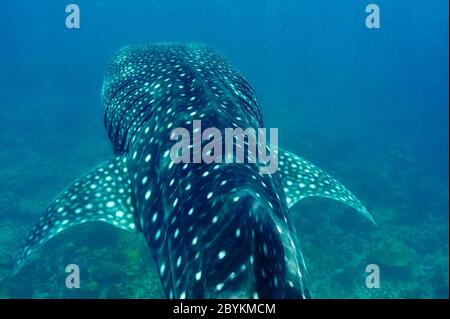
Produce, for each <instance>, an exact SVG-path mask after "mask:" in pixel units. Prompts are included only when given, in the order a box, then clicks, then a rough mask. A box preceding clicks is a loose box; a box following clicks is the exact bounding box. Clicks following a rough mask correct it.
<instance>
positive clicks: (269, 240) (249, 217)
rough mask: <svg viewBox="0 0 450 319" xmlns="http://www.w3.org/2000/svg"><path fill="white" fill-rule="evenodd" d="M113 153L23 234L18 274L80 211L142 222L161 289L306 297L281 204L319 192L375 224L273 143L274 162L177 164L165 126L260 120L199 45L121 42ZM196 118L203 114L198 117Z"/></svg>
mask: <svg viewBox="0 0 450 319" xmlns="http://www.w3.org/2000/svg"><path fill="white" fill-rule="evenodd" d="M102 98H103V104H104V108H105V113H104V114H105V116H104V124H105V128H106V130H107V132H108V136H109V139H110V140H111V142H112V144H113V149H114V157H113V158H112V159H111V160H109V161H107V162H105V163H102V164H101V165H99V166H98V167H96V168H94V169H93V170H91V171H90V172H88V173H87V174H86V175H84V176H82V177H80V178H79V179H77V180H76V181H74V182H73V183H72V184H71V185H70V186H69V187H68V188H67V189H66V190H64V191H63V192H62V193H61V194H60V195H59V196H57V197H56V199H55V200H54V202H53V203H52V204H51V205H50V207H48V208H47V210H46V211H45V213H44V214H43V215H42V217H40V219H39V221H38V223H37V225H36V226H35V227H34V228H33V229H32V230H31V231H30V232H29V233H28V235H27V237H26V240H25V243H24V245H23V247H22V249H21V251H20V253H19V255H18V257H17V263H16V272H17V271H18V270H19V269H20V268H21V266H22V265H23V264H24V263H25V262H26V260H27V259H28V257H29V255H30V254H31V253H32V251H34V250H35V249H36V248H37V247H38V246H39V245H42V244H43V243H44V242H46V241H47V240H48V239H50V238H52V237H54V236H56V235H57V234H59V233H61V232H62V231H64V230H65V229H68V228H69V227H73V226H75V225H77V224H82V223H85V222H90V221H102V222H106V223H110V224H112V225H114V226H116V227H118V228H121V229H125V230H129V231H133V232H142V234H143V236H144V238H145V240H146V242H147V244H148V247H149V249H150V250H151V252H152V255H153V259H154V262H155V263H156V265H157V270H158V273H159V276H160V279H161V283H162V285H163V288H164V291H165V293H166V295H167V297H168V298H308V297H310V296H311V294H310V291H309V288H308V283H307V273H306V266H305V262H304V258H303V256H302V253H301V249H300V245H299V242H298V240H297V235H296V230H295V227H294V224H293V220H292V217H291V215H290V211H289V208H290V207H292V206H293V205H294V204H295V203H297V202H298V201H299V200H301V199H303V198H305V197H310V196H319V197H328V198H332V199H335V200H338V201H341V202H344V203H345V204H348V205H350V206H352V207H353V208H355V209H356V210H357V211H358V212H360V213H361V214H362V215H363V216H365V217H367V218H368V219H369V220H370V221H372V222H373V219H372V217H371V216H370V214H369V212H368V211H367V209H366V208H365V207H364V206H363V204H362V203H361V202H360V201H359V200H358V199H357V198H356V197H355V196H354V195H353V194H352V193H351V192H350V191H348V190H347V189H346V188H345V187H344V186H343V185H342V184H341V183H339V182H338V181H337V180H335V179H334V178H333V177H331V176H330V175H328V174H327V173H325V172H324V171H322V170H321V169H319V168H318V167H316V166H315V165H313V164H311V163H310V162H308V161H306V160H304V159H303V158H301V157H299V156H297V155H295V154H292V153H290V152H288V151H285V150H282V149H279V150H278V156H279V163H278V165H279V168H278V170H277V172H276V173H274V174H261V173H260V172H259V170H258V164H251V163H245V164H238V163H231V164H230V163H210V164H206V163H201V164H199V163H179V164H174V162H173V161H171V158H170V156H169V153H170V152H169V150H170V147H171V146H172V145H173V141H171V138H170V132H171V130H172V129H173V128H174V127H190V126H191V125H192V121H193V120H196V119H200V120H202V123H203V125H204V126H205V125H207V126H209V127H215V128H218V129H219V130H220V129H223V128H226V127H253V128H260V127H262V126H263V120H262V116H261V112H260V109H259V107H258V104H257V101H256V96H255V93H254V91H253V89H252V87H251V85H250V84H249V83H248V82H247V81H246V80H245V79H244V77H243V76H242V75H241V74H240V73H239V72H238V71H237V70H236V69H234V68H233V67H232V66H231V65H230V63H229V62H228V61H227V60H226V59H225V58H224V57H223V56H222V55H221V54H219V53H218V52H216V51H215V50H213V49H211V48H210V47H208V46H205V45H202V44H178V43H162V44H151V45H142V46H128V47H125V48H123V49H121V50H119V51H118V52H117V53H116V55H115V56H114V57H113V59H112V61H111V62H110V64H109V66H108V68H107V72H106V76H105V80H104V84H103V91H102ZM205 123H206V124H205Z"/></svg>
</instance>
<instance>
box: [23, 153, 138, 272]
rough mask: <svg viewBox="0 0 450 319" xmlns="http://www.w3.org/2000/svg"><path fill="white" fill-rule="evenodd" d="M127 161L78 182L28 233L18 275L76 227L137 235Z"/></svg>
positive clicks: (113, 162)
mask: <svg viewBox="0 0 450 319" xmlns="http://www.w3.org/2000/svg"><path fill="white" fill-rule="evenodd" d="M126 164H127V158H126V157H124V156H117V157H115V158H114V159H112V160H109V161H107V162H105V163H103V164H101V165H99V166H98V167H96V168H94V169H93V170H92V171H90V172H88V173H87V174H85V175H83V176H82V177H80V178H78V179H77V180H75V181H74V182H73V183H72V184H71V185H70V186H69V187H67V188H66V190H64V191H63V192H62V193H61V194H60V195H59V196H57V197H56V199H55V200H54V201H53V203H52V204H51V205H50V206H49V207H48V208H47V210H46V211H45V212H44V214H43V215H42V216H41V217H40V218H39V221H38V223H37V224H36V225H35V226H34V227H33V228H32V229H31V230H30V231H29V232H28V234H27V237H26V240H25V242H24V244H23V246H22V248H21V250H20V253H19V255H18V257H17V262H16V265H15V271H14V272H15V273H17V272H18V271H19V270H20V268H21V267H22V266H23V264H24V263H25V262H26V261H27V259H28V257H29V256H30V255H31V253H32V252H33V250H34V249H36V248H37V247H38V246H39V245H42V244H43V243H45V242H46V241H47V240H49V239H51V238H52V237H54V236H56V235H58V234H59V233H61V232H62V231H64V230H66V229H68V228H69V227H72V226H74V225H79V224H83V223H86V222H90V221H102V222H106V223H109V224H112V225H114V226H116V227H119V228H121V229H124V230H129V231H135V230H136V225H135V223H134V206H133V203H132V199H131V190H130V183H131V181H130V179H129V178H128V174H127V172H128V168H127V166H126Z"/></svg>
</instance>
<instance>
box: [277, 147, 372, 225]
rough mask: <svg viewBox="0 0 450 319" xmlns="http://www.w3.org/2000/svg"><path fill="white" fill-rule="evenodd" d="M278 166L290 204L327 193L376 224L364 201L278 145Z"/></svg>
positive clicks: (328, 196)
mask: <svg viewBox="0 0 450 319" xmlns="http://www.w3.org/2000/svg"><path fill="white" fill-rule="evenodd" d="M278 166H279V169H278V172H279V173H280V174H281V180H282V184H283V188H284V191H285V195H286V201H287V204H288V206H289V207H292V206H293V205H294V204H295V203H297V202H298V201H300V200H301V199H303V198H306V197H312V196H316V197H326V198H331V199H335V200H338V201H340V202H342V203H344V204H347V205H349V206H351V207H353V208H354V209H356V210H357V211H358V212H359V213H361V215H363V216H364V217H366V218H367V219H369V221H370V222H372V223H373V224H375V225H376V223H375V220H374V219H373V217H372V215H370V213H369V211H368V210H367V209H366V207H364V205H363V204H362V203H361V202H360V201H359V200H358V198H356V196H355V195H353V194H352V193H351V192H350V191H349V190H348V189H347V188H345V187H344V185H342V184H341V183H340V182H338V181H337V180H336V179H334V178H333V177H332V176H330V175H329V174H327V173H325V172H324V171H323V170H321V169H320V168H318V167H317V166H315V165H313V164H311V163H310V162H308V161H307V160H305V159H303V158H301V157H300V156H297V155H295V154H292V153H290V152H288V151H285V150H282V149H279V163H278Z"/></svg>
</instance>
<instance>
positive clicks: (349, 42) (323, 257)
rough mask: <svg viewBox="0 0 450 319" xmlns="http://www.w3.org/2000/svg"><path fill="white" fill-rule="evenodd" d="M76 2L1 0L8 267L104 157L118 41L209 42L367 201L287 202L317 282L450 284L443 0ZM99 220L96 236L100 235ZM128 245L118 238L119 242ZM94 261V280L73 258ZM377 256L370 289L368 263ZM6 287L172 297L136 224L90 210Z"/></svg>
mask: <svg viewBox="0 0 450 319" xmlns="http://www.w3.org/2000/svg"><path fill="white" fill-rule="evenodd" d="M72 2H73V3H76V4H78V5H79V7H80V10H81V28H80V29H77V30H69V29H67V28H66V27H65V24H64V23H65V18H66V15H67V14H66V13H65V6H66V5H67V4H68V3H66V2H64V1H46V2H45V4H44V3H40V2H39V1H38V2H36V1H24V0H17V1H13V0H6V1H3V2H2V4H0V7H1V13H0V34H1V35H2V37H1V45H0V70H1V72H0V101H1V104H0V124H1V125H0V180H1V183H0V192H1V194H2V196H1V197H2V198H0V278H2V277H4V276H5V275H6V274H7V273H8V271H9V269H10V268H11V267H12V263H13V257H14V255H15V253H16V251H17V249H18V248H19V246H20V244H21V241H22V239H23V237H24V236H25V233H26V230H27V229H28V228H29V227H31V226H32V225H33V223H34V222H35V221H36V220H37V218H38V217H39V215H40V213H41V212H42V211H43V210H44V209H45V208H46V206H47V205H48V204H49V203H50V202H51V200H52V199H53V198H54V196H55V195H57V194H58V193H59V192H60V191H61V190H62V189H63V188H64V187H65V186H66V185H67V184H68V183H69V182H70V181H72V180H73V179H74V178H76V177H77V176H79V175H80V174H81V173H83V172H85V171H87V170H89V169H90V168H92V167H93V166H95V165H96V164H98V163H100V162H101V161H103V160H106V159H108V158H110V156H111V146H110V145H109V142H108V140H107V138H106V135H105V130H104V128H103V113H102V112H103V110H102V105H101V100H100V95H101V86H102V80H103V76H104V71H105V66H106V64H107V63H108V61H109V60H110V58H111V56H112V55H113V54H114V52H115V51H116V50H117V49H119V48H121V47H122V46H124V45H128V44H136V43H148V42H160V41H163V42H168V41H180V42H188V41H195V42H204V43H206V44H208V45H210V46H212V47H214V48H216V49H217V50H219V51H220V52H222V53H223V54H224V55H226V56H227V57H228V58H229V59H230V60H231V61H232V63H233V64H234V65H235V66H236V67H237V68H238V69H239V70H240V71H241V72H242V73H243V74H244V75H245V76H246V77H247V79H248V81H249V82H250V83H251V84H252V85H253V87H254V88H255V90H256V92H257V94H258V98H259V103H260V106H261V109H262V112H263V116H264V119H265V123H264V124H265V126H266V127H277V128H279V135H280V137H279V139H280V141H279V144H280V146H281V147H283V148H285V149H289V150H290V151H292V152H294V153H297V154H299V155H301V156H303V157H305V158H307V159H309V160H310V161H312V162H313V163H315V164H317V165H319V166H320V167H322V168H324V169H325V170H327V171H328V172H330V173H331V174H332V175H334V176H335V177H337V178H338V179H339V180H340V181H342V182H343V183H344V184H345V185H347V186H348V187H349V188H350V189H351V190H352V191H353V192H354V193H355V194H356V195H357V196H358V197H359V198H360V199H361V200H362V201H363V202H364V203H365V204H366V205H367V207H368V208H369V210H370V211H371V212H372V214H373V216H374V218H375V219H376V220H377V222H378V224H379V227H378V228H376V229H373V228H371V227H370V225H367V223H365V222H364V221H363V220H361V219H360V218H359V217H358V216H357V214H356V213H355V212H353V211H352V210H351V209H349V208H346V207H343V205H341V204H338V203H335V202H330V201H327V200H318V199H308V200H305V201H304V202H302V203H299V204H297V205H296V206H295V207H294V209H293V215H294V216H295V220H296V223H297V230H298V232H299V237H300V240H301V242H302V243H303V246H304V253H305V257H306V260H307V263H308V269H309V273H310V282H311V288H312V290H313V293H314V296H315V297H318V298H448V283H449V279H448V239H449V238H448V212H449V207H448V206H449V200H448V176H449V175H448V163H449V157H448V156H449V155H448V154H449V150H448V142H449V141H448V130H449V126H448V105H449V101H448V84H449V83H448V75H449V74H448V71H449V67H448V1H445V0H443V1H440V0H434V1H427V2H426V1H419V0H410V1H381V0H378V1H376V2H375V3H376V4H378V5H379V7H380V9H381V28H380V29H367V28H366V27H365V24H364V21H365V18H366V16H367V13H365V6H366V5H367V4H369V3H370V2H369V1H360V0H357V1H356V0H355V1H344V0H334V1H331V0H320V1H317V0H315V1H312V0H283V1H281V0H258V1H256V0H253V1H250V0H241V1H237V0H236V1H233V0H197V1H195V0H178V1H176V0H164V1H153V0H145V1H144V0H142V1H139V0H135V1H119V0H114V1H112V0H108V1H106V0H105V1H92V0H78V1H72ZM99 234H100V235H99ZM118 247H119V248H121V249H119V248H118ZM72 262H77V263H79V264H81V265H80V266H82V267H85V269H88V271H86V272H85V273H87V275H86V276H85V277H83V285H82V288H81V289H79V290H76V291H73V290H68V289H67V288H65V286H64V278H65V273H64V267H65V265H67V264H68V263H72ZM370 263H376V264H380V267H381V287H380V288H379V289H367V288H366V287H365V285H364V280H365V275H366V274H365V271H364V270H365V266H366V265H367V264H370ZM23 271H24V272H23V274H22V275H19V276H18V277H15V278H6V279H3V280H2V281H0V297H1V298H10V297H19V298H31V297H33V298H46V297H56V298H62V297H64V298H73V297H93V298H109V297H123V298H126V297H130V298H139V297H155V298H159V297H162V296H163V293H162V290H161V287H160V286H159V281H158V278H157V275H156V273H155V272H154V269H153V266H152V263H151V259H150V256H149V253H148V250H147V249H146V247H145V243H144V241H143V239H142V238H141V237H139V236H137V235H136V236H134V235H130V234H124V233H121V232H120V231H118V230H115V229H111V227H109V226H106V225H97V224H92V225H82V226H79V227H78V228H77V229H74V230H69V231H67V232H65V233H64V234H62V235H61V236H60V237H59V238H56V239H54V240H52V241H51V242H49V243H48V244H47V245H46V246H45V247H44V248H43V249H42V250H41V251H40V252H39V253H38V254H36V257H35V258H34V259H33V260H32V261H31V262H30V265H29V266H27V267H26V268H25V269H24V270H23Z"/></svg>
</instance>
